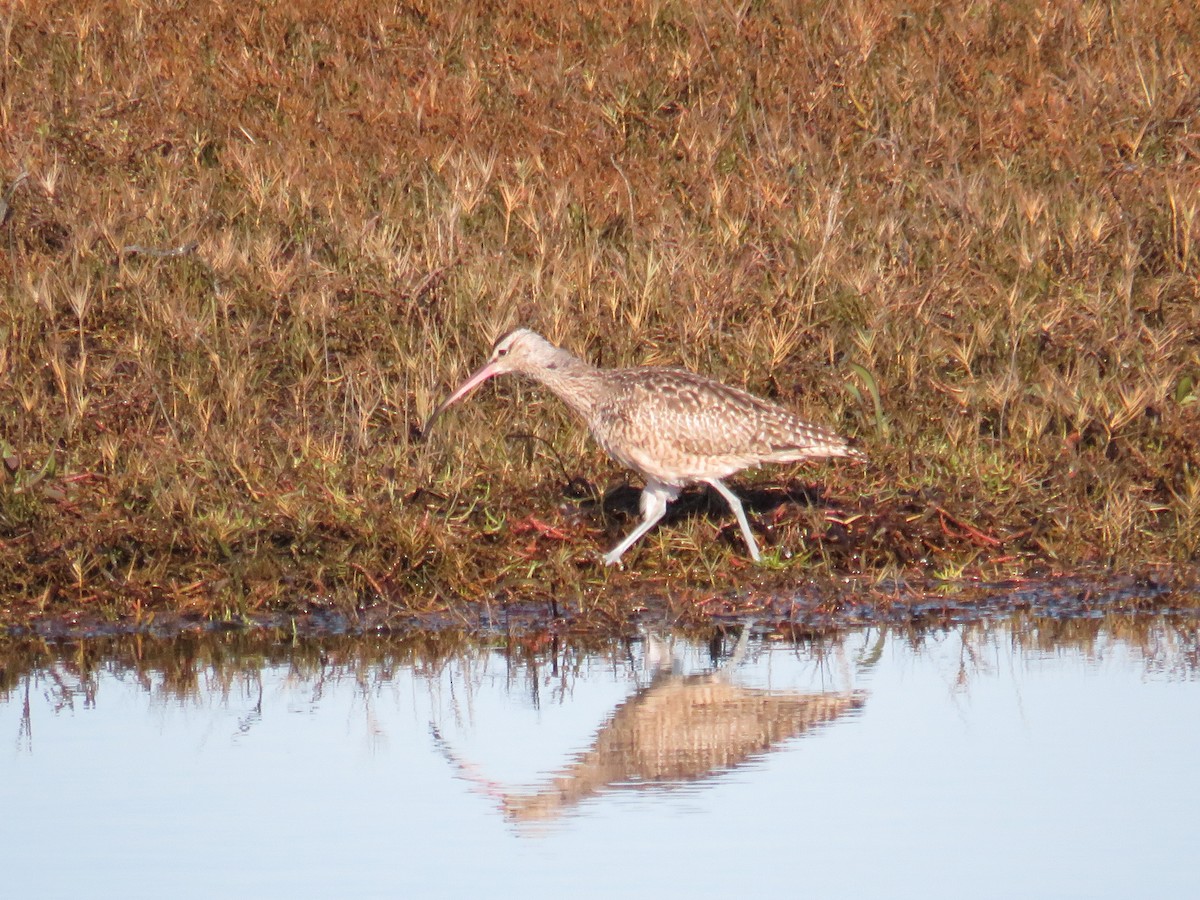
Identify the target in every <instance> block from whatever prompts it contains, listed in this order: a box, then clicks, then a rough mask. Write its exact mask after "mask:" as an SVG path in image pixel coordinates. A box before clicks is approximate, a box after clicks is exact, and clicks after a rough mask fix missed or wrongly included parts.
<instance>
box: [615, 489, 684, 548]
mask: <svg viewBox="0 0 1200 900" xmlns="http://www.w3.org/2000/svg"><path fill="white" fill-rule="evenodd" d="M678 496H679V488H677V487H672V486H671V485H669V484H663V483H661V482H659V481H653V480H649V481H647V482H646V487H645V489H644V490H643V491H642V498H641V502H640V503H639V506H641V509H642V523H641V524H640V525H638V527H637V528H635V529H633V531H631V532H630V533H629V536H628V537H626V538H625V540H623V541H621V543H619V544H617V546H615V547H613V548H612V550H611V551H609V552H608V553H606V554H604V564H605V565H606V566H613V565H616V564H617V563H618V562H620V560H621V555H622V554H623V553H624V552H625V551H626V550H628V549H629V548H630V547H632V546H633V545H634V544H635V543H636V542H637V539H638V538H640V537H641V536H642V535H643V534H645V533H646V532H647V531H649V530H650V529H651V528H653V527H654V526H655V525H656V524H657V523H658V520H659V519H661V518H662V517H663V515H665V514H666V511H667V504H668V503H670V502H671V501H673V500H674V499H675V498H676V497H678Z"/></svg>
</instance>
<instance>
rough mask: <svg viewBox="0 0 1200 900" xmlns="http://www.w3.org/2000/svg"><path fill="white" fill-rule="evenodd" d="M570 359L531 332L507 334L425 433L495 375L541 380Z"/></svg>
mask: <svg viewBox="0 0 1200 900" xmlns="http://www.w3.org/2000/svg"><path fill="white" fill-rule="evenodd" d="M563 356H567V357H568V358H569V354H565V353H564V351H562V350H560V349H559V348H558V347H555V346H554V345H553V344H552V343H550V342H549V341H548V340H546V339H545V338H544V337H542V336H541V335H540V334H538V333H537V332H536V331H530V330H529V329H528V328H518V329H517V330H516V331H514V332H511V333H510V334H506V335H505V336H504V337H502V338H500V340H498V341H496V345H495V346H494V347H493V348H492V355H491V356H490V357H489V358H488V361H487V363H485V364H484V365H483V366H482V367H481V368H480V369H479V370H477V371H476V372H475V373H474V374H473V375H472V376H471V377H470V378H468V379H467V380H466V381H464V382H463V383H462V384H461V385H459V387H458V389H457V390H456V391H455V392H454V393H453V394H451V395H450V396H449V397H447V398H446V400H445V401H444V402H443V403H442V405H441V406H439V407H438V408H437V409H435V410H434V411H433V415H431V416H430V417H429V418H428V419H427V420H426V422H425V428H424V433H426V434H428V433H429V429H430V427H431V426H432V425H433V423H434V420H436V419H437V417H438V416H440V415H441V414H442V412H443V411H444V410H446V409H447V408H448V407H450V406H453V405H454V404H455V403H457V402H458V401H459V400H462V399H463V398H464V397H466V396H467V395H468V394H470V393H471V392H472V391H473V390H475V388H477V387H479V386H480V385H481V384H483V383H484V382H485V381H487V380H488V379H489V378H491V377H492V376H493V375H503V374H504V373H506V372H516V373H517V374H519V375H530V376H532V377H535V378H536V377H538V374H539V373H541V372H545V371H546V370H548V369H553V368H555V367H556V366H557V365H559V362H560V358H561V357H563Z"/></svg>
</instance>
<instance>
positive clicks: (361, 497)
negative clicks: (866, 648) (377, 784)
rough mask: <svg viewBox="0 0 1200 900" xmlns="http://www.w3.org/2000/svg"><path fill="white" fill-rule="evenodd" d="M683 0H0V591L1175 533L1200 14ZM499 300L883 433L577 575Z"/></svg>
mask: <svg viewBox="0 0 1200 900" xmlns="http://www.w3.org/2000/svg"><path fill="white" fill-rule="evenodd" d="M701 6H702V7H705V8H703V9H694V8H692V7H691V6H689V5H686V4H682V5H680V4H669V3H645V4H637V3H630V4H626V5H624V6H621V7H620V8H616V9H604V10H601V9H591V8H587V7H586V5H585V6H580V5H578V4H560V5H558V6H555V5H554V4H552V3H551V4H546V3H538V4H524V5H521V4H516V5H514V4H498V5H497V4H492V5H489V4H482V3H478V4H454V3H450V4H429V5H427V6H425V7H423V6H421V5H420V4H408V5H406V4H400V5H396V4H374V3H354V2H350V3H330V2H319V0H318V2H309V3H300V4H296V3H288V4H266V5H263V6H258V7H253V8H249V7H246V6H245V5H244V4H241V5H228V4H221V3H208V4H174V5H171V4H168V5H166V6H161V7H155V8H153V9H150V8H145V7H140V6H138V5H136V4H127V3H107V2H90V3H89V2H81V0H75V2H66V0H64V2H31V0H16V2H14V3H11V4H9V6H8V8H7V10H6V11H4V12H0V44H2V45H3V53H2V54H0V60H2V62H0V197H2V198H3V199H4V207H3V212H0V291H2V292H3V297H4V303H3V308H2V309H0V441H2V442H3V443H2V446H0V449H2V450H3V455H4V468H3V472H2V476H3V477H2V480H0V595H2V596H3V597H4V598H5V599H4V600H3V601H2V602H0V621H7V622H19V621H25V620H28V619H31V618H37V617H43V616H55V615H61V614H66V613H73V612H77V611H80V610H84V611H87V612H88V613H89V614H95V615H99V616H101V617H105V616H107V617H112V618H128V619H131V620H139V621H141V620H145V619H146V618H147V617H150V616H152V615H153V614H155V613H161V612H168V611H170V612H173V613H195V614H198V615H201V616H221V615H233V614H240V613H247V614H249V613H257V612H266V611H283V612H291V611H295V612H306V611H311V610H314V609H316V610H320V609H334V610H338V611H340V612H353V611H355V610H361V609H364V608H368V607H371V606H372V605H373V604H376V605H377V604H384V605H386V606H387V607H388V608H389V609H392V610H396V611H398V612H405V613H407V612H410V611H416V612H422V611H429V610H451V609H454V608H456V607H461V606H462V605H463V604H473V603H476V602H481V601H485V602H486V601H490V600H493V599H495V598H498V597H511V596H519V597H523V598H532V599H539V598H547V599H548V598H561V597H569V598H571V602H577V603H579V604H583V605H587V604H596V605H600V606H604V605H606V604H613V607H614V610H615V609H616V608H617V606H619V605H620V604H624V603H627V600H626V599H623V598H627V597H628V593H627V592H624V591H609V590H605V589H604V588H605V587H606V586H621V585H625V586H628V587H634V586H642V585H645V584H646V583H647V582H649V583H651V584H652V585H657V586H660V587H663V586H666V585H671V586H672V588H674V587H675V586H678V587H679V589H680V590H685V589H686V590H689V591H691V590H694V589H697V588H698V587H700V586H707V585H715V586H716V587H717V588H718V589H728V588H732V587H735V586H742V585H744V584H745V583H746V582H747V581H748V580H753V581H755V583H757V584H760V585H763V586H768V587H771V588H772V589H775V588H779V589H784V590H786V589H790V587H791V586H794V585H795V584H796V582H797V581H798V580H800V579H805V578H808V577H809V576H810V574H815V575H818V576H828V577H836V576H839V575H842V574H846V573H850V574H854V575H857V576H859V577H861V578H862V579H863V580H864V582H866V583H873V582H881V581H883V580H885V579H891V578H904V577H913V576H918V575H919V576H922V577H924V576H931V575H932V576H937V577H941V578H953V577H956V576H958V575H959V574H961V573H966V574H982V575H985V576H988V577H992V576H1006V575H1011V574H1013V573H1020V572H1026V571H1029V570H1032V569H1036V568H1039V567H1042V568H1052V569H1059V570H1062V569H1068V570H1069V569H1074V568H1076V567H1079V566H1083V565H1088V566H1095V565H1099V566H1102V567H1117V568H1124V569H1128V568H1134V567H1138V566H1140V565H1143V564H1153V565H1157V566H1168V565H1169V566H1175V567H1177V571H1183V570H1185V569H1186V568H1187V567H1189V566H1191V565H1193V564H1194V563H1195V562H1196V558H1197V554H1198V553H1200V455H1198V453H1197V443H1196V438H1195V435H1196V434H1197V433H1198V426H1200V421H1198V419H1200V412H1198V409H1200V404H1198V403H1197V399H1198V397H1200V393H1198V388H1197V385H1200V344H1198V343H1197V338H1196V335H1198V334H1200V286H1198V282H1197V272H1198V271H1200V252H1198V250H1197V238H1198V237H1200V234H1198V231H1200V222H1198V221H1197V217H1198V213H1200V87H1198V85H1200V56H1198V55H1197V52H1196V49H1195V48H1196V47H1197V46H1200V16H1197V15H1196V14H1195V10H1194V5H1193V4H1192V3H1185V2H1178V0H1175V2H1172V0H1157V2H1150V3H1139V4H1111V3H1099V2H1067V3H1053V4H1044V5H1037V4H1024V3H1001V2H992V3H989V2H984V3H977V4H973V5H971V6H970V8H969V10H967V11H963V10H959V9H957V8H947V7H946V5H944V4H934V3H917V4H913V3H903V4H901V3H890V2H883V3H880V2H867V0H851V2H849V3H843V4H833V5H821V4H791V3H771V2H765V3H758V4H746V5H743V6H740V7H739V6H729V5H721V4H717V5H712V8H711V9H710V8H707V6H706V5H703V4H702V5H701ZM22 172H27V173H28V177H27V178H25V179H23V180H18V176H19V175H20V174H21V173H22ZM172 251H177V252H172ZM517 324H524V325H529V326H531V327H534V328H537V329H538V330H539V331H542V332H543V333H545V334H547V336H548V337H550V338H551V339H553V340H555V341H556V342H558V343H561V344H563V345H565V346H568V347H570V348H571V349H572V350H574V351H576V352H578V353H580V354H581V355H585V356H587V357H588V358H590V359H591V360H593V361H595V362H598V363H601V364H605V365H617V364H622V365H624V364H635V363H642V362H654V363H664V362H665V363H679V364H683V365H686V366H688V367H691V368H693V369H696V370H699V371H703V372H705V373H708V374H712V375H714V376H716V377H719V378H721V379H723V380H726V381H728V382H731V383H734V384H739V385H744V386H746V387H748V388H749V389H751V390H752V391H755V392H756V393H760V394H763V395H767V396H770V397H772V398H773V399H775V400H777V401H778V402H781V403H784V404H786V405H788V406H790V407H792V408H794V409H796V411H797V412H799V413H801V414H802V415H804V416H805V417H807V418H810V419H812V420H814V421H817V422H823V423H827V424H829V425H830V426H833V427H835V428H837V429H838V430H839V431H841V432H843V433H849V434H854V435H856V437H857V439H858V441H859V444H860V446H862V447H863V449H864V450H865V451H866V452H867V453H868V455H869V457H870V459H871V465H870V466H868V467H851V466H826V467H821V468H818V469H812V470H808V471H806V472H803V473H799V474H800V475H802V477H803V478H804V479H805V481H804V482H803V483H794V482H792V483H789V481H788V479H789V478H795V477H798V473H787V472H781V471H771V472H768V473H764V474H762V475H760V476H753V477H752V478H750V479H746V480H743V481H742V482H741V483H740V485H739V487H740V489H741V490H742V492H743V494H748V495H750V497H751V504H750V506H751V507H752V509H753V512H754V513H755V514H756V518H757V522H758V528H759V529H760V534H762V535H763V538H764V540H763V543H764V545H765V547H776V548H778V549H779V552H777V553H775V554H773V555H771V554H769V556H770V557H771V558H770V561H771V564H772V566H774V567H775V568H772V569H769V570H768V571H767V572H765V573H763V572H755V571H753V570H749V569H748V568H747V567H746V566H745V565H744V560H743V558H742V555H741V553H742V551H741V548H740V546H739V542H738V540H737V533H736V526H735V525H733V523H732V520H730V519H729V517H728V515H727V513H726V512H725V510H724V508H723V506H722V505H721V504H720V503H716V504H713V505H712V508H711V509H710V508H709V503H708V501H707V500H705V499H703V498H701V499H697V500H694V501H693V502H692V503H691V504H690V507H689V505H688V504H687V503H686V502H685V504H684V509H683V511H682V513H681V514H680V515H677V516H676V517H675V518H674V520H673V521H669V522H668V523H667V525H666V526H665V527H663V528H661V529H659V531H658V532H656V533H655V535H653V536H651V537H650V539H648V540H646V541H645V542H644V543H643V544H641V545H639V546H638V548H637V551H636V553H632V554H631V556H630V558H629V559H627V560H626V562H627V563H628V564H629V566H630V571H629V572H625V573H621V572H615V573H614V572H604V571H602V568H601V567H600V566H599V565H598V564H597V563H596V562H595V560H594V556H593V554H594V552H595V551H596V550H603V549H605V548H606V545H607V544H609V543H610V540H611V534H615V533H617V532H619V531H622V530H624V528H625V527H626V525H625V523H624V522H619V521H616V520H615V517H614V516H606V515H602V514H601V513H600V512H599V511H598V510H595V509H593V508H592V507H590V506H587V505H586V504H585V506H584V508H583V511H582V514H577V513H576V506H575V500H572V499H569V498H567V499H564V492H566V493H567V494H568V495H570V496H575V495H577V494H580V493H586V491H580V490H579V488H580V487H581V481H580V479H587V480H588V481H589V482H590V484H591V485H599V486H608V485H611V484H614V483H618V479H619V477H620V476H619V475H618V474H617V472H616V470H615V469H613V468H611V467H610V464H609V463H607V462H606V461H605V460H604V458H603V456H602V454H600V452H599V451H598V450H597V449H596V448H594V447H592V446H591V445H590V444H588V443H587V441H586V439H585V436H584V434H583V431H582V429H580V428H578V427H577V426H576V425H574V424H571V423H569V420H568V417H567V415H566V413H565V412H564V411H563V410H562V409H561V408H560V407H559V406H557V405H556V404H555V403H553V402H551V401H547V400H546V398H544V397H543V396H542V395H540V394H538V393H535V392H530V391H527V390H525V389H524V388H522V387H520V386H517V385H507V386H498V387H497V389H496V392H492V391H485V392H483V393H481V394H480V395H479V396H478V397H477V398H475V399H474V401H473V402H472V403H471V404H470V405H468V406H466V407H463V408H462V409H461V410H459V411H457V412H456V413H455V414H453V415H452V416H450V417H448V418H447V420H446V421H445V422H443V423H442V425H441V426H440V427H441V429H443V430H441V431H440V433H439V434H438V436H437V437H436V439H435V440H433V441H432V442H430V443H428V444H418V443H416V442H414V441H413V439H412V432H413V429H414V427H415V426H416V424H417V423H418V422H420V421H421V419H422V418H423V416H424V415H426V414H427V413H428V412H429V411H430V410H431V409H432V408H433V405H434V404H435V403H436V402H437V400H438V399H440V397H441V396H442V395H443V394H444V392H445V391H446V390H448V389H449V388H450V387H451V386H452V385H453V384H454V383H456V382H457V380H458V379H460V378H461V377H462V376H463V375H464V374H465V373H466V372H467V371H468V369H469V368H470V367H472V366H473V365H477V364H478V363H479V362H481V361H482V359H483V357H484V355H485V353H486V349H487V346H488V345H489V343H490V341H491V340H492V339H493V338H495V337H496V336H497V335H498V334H500V333H502V332H504V331H506V330H508V329H509V328H511V327H513V326H514V325H517ZM497 394H498V395H499V396H497ZM527 433H536V435H537V436H538V439H536V440H527V439H516V440H512V439H510V438H511V437H512V436H513V435H514V434H527ZM559 460H561V461H562V463H561V464H560V462H559ZM563 466H565V471H564V468H563ZM755 483H758V484H760V485H761V487H760V488H758V489H757V490H756V488H755ZM817 485H820V487H819V488H818V487H816V486H817ZM582 486H583V487H588V486H590V485H582ZM755 498H757V501H756V500H755ZM625 499H626V498H625V494H624V493H618V494H617V495H616V497H615V498H611V499H610V502H609V504H608V505H609V507H610V511H612V512H614V513H615V512H621V511H626V512H633V510H632V509H631V507H630V506H629V504H628V503H626V502H624V501H625ZM698 512H699V513H702V514H699V515H697V514H696V513H698ZM718 528H720V529H722V530H723V535H722V537H721V538H720V539H717V535H716V532H717V530H718ZM764 531H765V533H764ZM606 532H607V533H606ZM663 589H664V590H665V587H663Z"/></svg>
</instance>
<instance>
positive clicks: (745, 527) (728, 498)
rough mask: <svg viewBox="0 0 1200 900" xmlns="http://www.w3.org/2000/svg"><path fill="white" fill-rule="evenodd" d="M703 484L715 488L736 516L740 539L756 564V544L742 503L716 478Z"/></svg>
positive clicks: (706, 480) (705, 480) (757, 558)
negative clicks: (741, 538)
mask: <svg viewBox="0 0 1200 900" xmlns="http://www.w3.org/2000/svg"><path fill="white" fill-rule="evenodd" d="M704 483H705V484H707V485H711V486H712V487H715V488H716V489H717V492H718V493H719V494H720V495H721V496H722V497H724V498H725V502H726V503H728V504H729V508H730V509H732V510H733V514H734V515H735V516H737V520H738V525H740V526H741V528H742V537H744V538H745V539H746V546H747V547H748V548H749V550H750V558H751V559H753V560H754V561H755V562H758V561H759V554H758V544H757V543H756V542H755V540H754V535H753V534H751V533H750V523H749V522H748V521H746V511H745V510H744V509H742V501H741V500H739V499H738V497H737V494H735V493H734V492H733V491H731V490H730V489H729V488H727V487H725V485H724V484H722V483H721V481H720V479H718V478H705V479H704Z"/></svg>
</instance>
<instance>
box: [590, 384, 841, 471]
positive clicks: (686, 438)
mask: <svg viewBox="0 0 1200 900" xmlns="http://www.w3.org/2000/svg"><path fill="white" fill-rule="evenodd" d="M607 377H608V378H609V379H610V385H611V390H610V391H608V392H607V395H606V398H605V401H604V404H603V408H602V409H599V410H597V412H598V413H599V415H598V416H597V419H598V420H600V423H601V424H600V427H599V428H597V429H595V430H596V437H597V438H598V439H599V440H600V442H601V444H603V445H604V446H605V448H606V449H607V450H608V451H609V452H610V453H612V454H613V455H614V456H616V457H617V458H618V459H620V460H621V461H622V462H625V463H626V464H630V465H633V466H634V467H635V468H638V469H641V470H642V471H647V470H648V467H647V465H646V464H645V462H644V461H645V460H646V459H649V458H653V459H655V460H656V461H658V462H659V463H661V464H662V465H663V466H665V467H666V468H667V469H670V470H671V471H672V472H674V473H676V474H678V475H679V476H680V478H684V477H690V478H697V477H707V476H711V477H723V475H725V474H728V473H730V472H733V471H737V470H738V469H741V468H745V467H746V466H751V465H755V464H757V463H759V462H766V461H784V460H789V459H803V458H805V457H809V456H814V457H815V456H840V455H845V454H846V453H847V452H848V445H847V443H846V441H845V440H844V439H843V438H841V437H839V436H838V435H837V434H835V433H833V432H832V431H829V430H828V429H825V428H821V427H819V426H816V425H811V424H809V423H807V422H805V421H803V420H802V419H800V418H799V417H797V416H796V415H794V414H793V413H791V412H789V411H788V410H786V409H783V408H782V407H780V406H776V405H775V404H773V403H770V402H768V401H766V400H762V399H760V398H758V397H755V396H753V395H752V394H748V393H746V392H745V391H742V390H738V389H737V388H732V387H729V386H728V385H725V384H722V383H721V382H719V381H714V380H712V379H710V378H705V377H703V376H701V375H696V374H694V373H692V372H688V371H685V370H682V369H657V368H643V369H624V370H618V371H614V372H611V373H607ZM602 432H603V433H602ZM662 474H665V473H662Z"/></svg>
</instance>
